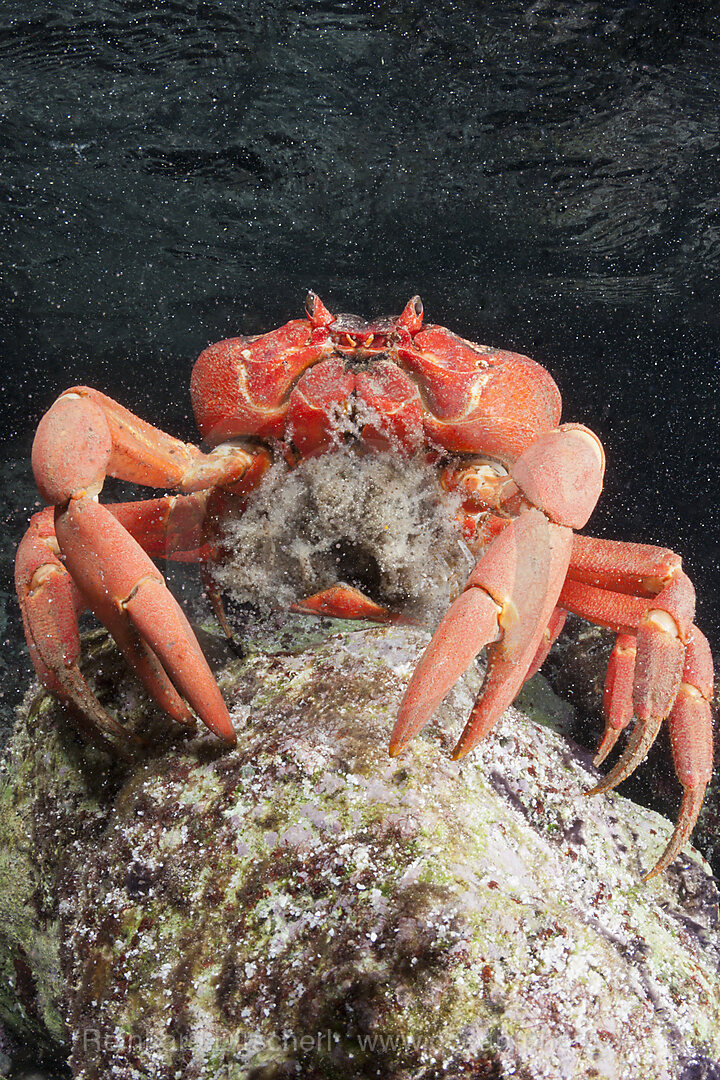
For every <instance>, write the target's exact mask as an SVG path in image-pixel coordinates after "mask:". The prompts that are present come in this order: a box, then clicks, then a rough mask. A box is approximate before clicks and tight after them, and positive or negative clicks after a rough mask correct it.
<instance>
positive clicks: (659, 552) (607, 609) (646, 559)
mask: <svg viewBox="0 0 720 1080" xmlns="http://www.w3.org/2000/svg"><path fill="white" fill-rule="evenodd" d="M569 575H570V576H569V578H568V580H567V582H566V583H565V586H564V588H563V590H562V593H561V601H560V602H561V604H562V605H563V606H564V607H567V608H568V610H570V611H574V612H576V613H577V614H579V615H582V616H584V617H586V618H589V619H591V620H592V621H593V622H595V623H598V624H599V625H601V626H608V627H610V628H611V629H613V630H615V631H616V633H618V634H619V635H620V638H619V640H618V641H617V642H616V646H615V649H614V650H613V655H612V657H611V662H610V665H609V668H608V677H607V680H606V694H605V700H604V707H605V715H606V726H605V732H604V734H603V738H602V742H601V744H600V749H599V751H598V757H599V759H600V760H601V761H602V760H604V758H605V757H606V756H607V754H608V753H609V752H610V750H611V749H612V746H613V745H614V743H615V740H616V739H617V735H618V734H619V732H620V731H621V730H622V729H623V728H624V727H625V726H626V724H627V723H628V722H629V718H630V716H631V715H632V712H633V711H634V713H635V715H636V716H637V722H636V725H635V729H634V731H633V736H632V737H631V740H630V742H629V744H628V747H627V748H626V751H625V753H624V754H623V756H622V758H621V759H620V761H619V762H618V764H617V765H616V766H615V768H614V769H612V770H611V772H610V773H609V774H608V777H606V782H607V781H608V780H611V786H615V784H619V783H620V782H621V780H623V779H625V777H626V776H628V775H629V774H630V773H631V772H632V771H633V769H634V768H636V766H637V765H638V764H639V763H640V761H641V760H642V759H643V757H644V756H645V754H646V753H647V751H648V749H649V747H650V746H651V745H652V742H653V741H654V739H655V737H656V735H657V732H658V730H659V728H660V725H661V723H662V721H663V720H664V719H665V718H666V717H667V715H668V714H669V712H670V709H671V708H672V706H673V703H674V701H675V699H676V697H677V694H678V691H679V687H680V682H681V676H682V671H683V663H684V660H685V650H686V644H687V642H688V641H689V638H690V632H691V628H692V625H693V624H692V619H693V615H694V610H695V592H694V589H693V587H692V584H691V582H690V580H689V578H688V577H687V576H686V575H685V574H684V573H683V571H682V569H681V561H680V557H679V556H678V555H676V554H675V553H674V552H672V551H667V550H665V549H662V548H653V547H650V546H648V545H640V544H623V543H618V542H613V541H603V540H595V539H593V538H592V537H575V543H574V548H573V558H572V562H571V566H570V571H569ZM589 581H593V582H594V583H595V584H592V585H591V584H589V583H588V582H589ZM598 586H600V587H598ZM613 589H614V590H618V591H612V590H613ZM632 593H634V594H636V595H631V594H632ZM637 594H640V595H637ZM634 650H636V652H635V655H634ZM710 664H711V665H712V661H711V660H710ZM711 670H712V669H711Z"/></svg>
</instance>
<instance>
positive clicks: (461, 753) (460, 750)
mask: <svg viewBox="0 0 720 1080" xmlns="http://www.w3.org/2000/svg"><path fill="white" fill-rule="evenodd" d="M471 750H472V747H471V746H463V744H462V742H459V743H458V744H457V746H456V747H455V748H454V749H453V752H452V753H451V755H450V760H451V761H460V759H461V758H464V757H465V756H466V755H467V754H469V753H470V751H471Z"/></svg>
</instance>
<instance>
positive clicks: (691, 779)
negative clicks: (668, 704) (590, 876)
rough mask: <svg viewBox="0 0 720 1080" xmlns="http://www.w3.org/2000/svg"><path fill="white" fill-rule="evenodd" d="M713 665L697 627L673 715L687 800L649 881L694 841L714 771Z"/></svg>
mask: <svg viewBox="0 0 720 1080" xmlns="http://www.w3.org/2000/svg"><path fill="white" fill-rule="evenodd" d="M712 693H713V662H712V655H711V653H710V646H709V645H708V642H707V639H706V638H705V636H704V634H702V633H701V632H700V630H698V628H697V627H696V626H694V627H693V629H692V632H691V634H690V641H689V642H688V647H687V652H686V654H685V666H684V668H683V674H682V682H681V684H680V690H679V691H678V695H677V698H676V699H675V704H674V705H673V708H672V711H671V713H670V719H669V728H670V744H671V746H672V754H673V762H674V763H675V772H676V773H677V775H678V779H679V780H680V783H681V784H682V787H683V799H682V805H681V807H680V814H679V815H678V821H677V825H676V826H675V831H674V832H673V835H672V836H671V837H670V841H669V843H668V845H667V847H666V848H665V850H664V851H663V853H662V855H661V856H660V858H659V859H658V861H657V863H656V864H655V866H654V867H653V868H652V870H651V871H650V872H649V873H648V874H646V875H645V877H644V878H643V880H644V881H648V880H649V879H650V878H652V877H654V876H655V875H656V874H659V873H661V871H663V870H664V869H665V867H666V866H669V865H670V863H671V862H672V861H673V860H674V859H675V858H676V857H677V855H679V853H680V851H681V850H682V848H683V847H684V845H685V844H686V843H687V841H688V840H689V839H690V836H691V834H692V831H693V829H694V827H695V822H696V821H697V817H698V814H699V813H700V808H701V806H702V804H703V799H704V798H705V789H706V787H707V785H708V783H709V782H710V777H711V776H712V770H713V736H712V713H711V710H710V701H711V699H712Z"/></svg>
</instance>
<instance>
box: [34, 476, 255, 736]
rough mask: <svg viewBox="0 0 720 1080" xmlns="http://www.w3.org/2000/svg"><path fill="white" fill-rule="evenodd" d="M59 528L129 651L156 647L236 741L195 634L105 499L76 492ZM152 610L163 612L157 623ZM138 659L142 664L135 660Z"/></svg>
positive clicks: (73, 563) (176, 678)
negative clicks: (103, 503)
mask: <svg viewBox="0 0 720 1080" xmlns="http://www.w3.org/2000/svg"><path fill="white" fill-rule="evenodd" d="M55 531H56V534H57V537H58V541H59V543H60V546H61V548H62V551H63V553H64V556H65V563H66V566H67V568H68V570H69V572H70V574H71V575H72V578H73V580H74V581H75V583H76V585H77V587H78V589H79V591H80V593H81V595H82V596H83V597H84V599H85V600H86V602H87V604H88V606H89V607H90V608H91V609H92V611H93V612H94V613H95V615H97V617H98V618H99V619H100V621H101V622H102V623H103V624H104V625H105V626H107V628H108V629H109V630H110V633H111V634H112V635H113V637H114V638H115V640H116V641H117V642H118V645H119V646H120V648H121V649H123V651H124V652H125V654H126V655H129V656H130V658H132V655H133V653H135V654H136V655H145V656H153V657H154V656H158V655H159V656H160V659H161V661H162V663H163V666H164V668H165V671H166V672H167V675H168V676H169V678H170V681H171V682H172V683H173V685H174V686H175V687H176V689H177V690H179V692H180V693H181V694H182V695H183V697H184V698H185V699H186V700H187V701H188V703H189V704H190V705H191V706H192V708H194V709H195V711H196V712H197V713H198V715H199V716H200V719H201V720H202V721H203V723H204V724H205V725H206V726H207V727H208V728H209V729H210V730H211V731H212V732H214V733H215V734H216V735H218V736H219V737H220V738H221V739H223V740H224V741H225V742H227V743H230V744H232V743H234V742H235V732H234V731H233V727H232V724H231V722H230V717H229V715H228V711H227V708H226V706H225V702H224V701H223V699H222V695H221V694H220V691H219V689H218V687H217V684H216V682H215V679H214V677H213V675H212V672H211V671H210V668H209V667H208V664H207V661H206V660H205V657H204V656H203V654H202V650H201V649H200V646H199V645H198V643H197V641H196V639H195V635H194V634H193V632H192V629H191V627H190V625H189V623H188V622H187V619H186V618H185V616H184V615H183V613H182V611H181V609H180V606H179V605H178V603H177V601H176V600H175V599H174V597H173V596H172V594H171V593H170V591H169V590H168V589H167V587H166V585H165V582H164V580H163V577H162V574H161V573H160V571H159V570H158V569H157V568H156V567H155V565H154V563H153V562H152V561H151V560H150V558H149V557H148V556H147V555H146V554H145V552H144V551H143V550H142V548H141V547H140V545H139V544H138V543H137V542H136V541H135V540H133V538H132V537H131V536H130V534H129V533H128V532H126V530H125V529H124V528H123V527H122V525H121V524H120V522H119V521H117V520H116V519H115V518H114V517H113V515H112V514H111V513H110V511H109V510H108V509H107V508H106V507H105V506H101V505H100V504H99V503H96V502H94V501H93V500H92V499H88V498H86V497H80V498H77V499H71V500H70V502H69V504H68V506H67V507H66V508H65V509H64V510H61V511H57V512H56V518H55ZM149 613H150V614H151V615H152V617H153V618H155V619H157V620H158V622H157V625H156V626H155V627H154V629H153V630H151V629H150V627H149V625H148V621H147V616H148V614H149ZM133 628H135V629H133ZM136 631H137V632H138V633H139V639H138V640H139V643H140V644H139V645H138V646H137V647H136V646H135V645H134V641H135V638H134V633H135V632H136ZM133 664H134V666H135V667H136V670H138V665H137V661H136V660H134V661H133ZM141 666H142V661H141ZM139 673H141V672H140V671H139Z"/></svg>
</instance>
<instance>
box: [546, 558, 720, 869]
mask: <svg viewBox="0 0 720 1080" xmlns="http://www.w3.org/2000/svg"><path fill="white" fill-rule="evenodd" d="M577 539H578V538H577V537H576V540H577ZM583 539H586V538H583ZM623 546H624V545H623ZM627 546H629V547H635V545H627ZM647 550H649V551H650V552H653V553H654V554H655V555H656V556H658V557H659V556H663V558H664V556H665V555H666V554H669V555H672V553H671V552H670V553H662V552H660V553H658V551H657V549H647ZM673 560H677V561H678V563H679V558H678V557H677V556H673ZM635 570H636V568H635V567H634V568H633V574H634V576H635V577H637V574H635ZM571 572H572V571H571ZM614 584H620V585H625V586H626V587H627V586H628V585H629V584H630V582H629V581H628V580H627V579H625V580H618V575H617V573H616V574H615V581H614ZM688 586H689V582H687V579H686V578H685V575H684V574H682V572H681V571H680V570H679V568H678V569H673V571H672V574H671V576H670V582H669V584H668V585H666V586H665V587H664V588H663V587H661V588H660V591H659V593H657V595H655V596H651V598H650V599H648V598H641V597H635V596H630V595H627V594H625V593H612V592H607V591H604V590H602V589H598V588H595V587H593V586H590V585H586V584H584V583H582V582H577V581H571V580H568V581H567V582H566V583H565V586H564V587H563V590H562V593H561V602H562V603H563V604H566V605H567V607H568V608H569V609H570V610H571V611H575V612H577V614H579V615H584V616H585V617H587V618H589V619H591V620H592V621H593V622H597V623H599V624H600V625H604V626H609V627H610V628H611V629H614V630H615V631H617V632H618V638H617V641H616V645H615V649H614V650H613V656H612V657H611V663H610V668H609V674H608V686H609V695H610V697H611V702H610V704H609V706H608V709H607V713H606V715H607V721H606V729H605V734H604V735H603V740H602V742H601V744H600V749H599V752H598V756H597V758H596V763H597V762H598V759H600V760H602V759H604V757H605V756H606V755H607V753H608V752H609V750H610V749H611V748H612V745H613V744H614V742H615V739H616V738H617V734H618V733H619V731H620V730H622V728H623V727H624V726H626V724H627V723H628V722H629V719H630V718H631V716H632V712H633V697H634V710H635V712H636V713H637V720H636V722H635V727H634V729H633V732H632V735H631V736H630V739H629V741H628V745H627V747H626V749H625V752H624V753H623V755H622V757H621V758H620V760H619V761H618V762H617V764H616V765H615V767H614V768H613V769H611V770H610V772H609V773H608V774H607V776H605V777H604V778H603V780H601V781H600V783H599V784H597V785H596V786H595V787H594V788H592V790H591V791H589V792H588V794H589V795H594V794H601V793H604V792H606V791H610V790H611V789H612V788H614V787H616V786H617V785H618V784H619V783H621V782H622V781H623V780H624V779H625V778H626V777H627V776H629V775H630V773H631V772H633V770H634V769H635V768H636V767H637V765H639V763H640V762H641V761H642V759H643V758H644V757H645V754H646V753H647V751H648V750H649V748H650V746H651V745H652V742H653V741H654V739H655V736H656V735H657V732H658V730H659V728H660V725H661V723H662V721H663V719H664V718H665V716H667V715H668V713H669V717H668V725H669V730H670V739H671V743H672V748H673V760H674V763H675V771H676V773H677V775H678V778H679V780H680V783H681V784H682V786H683V801H682V805H681V807H680V814H679V815H678V820H677V824H676V826H675V830H674V832H673V835H672V837H671V839H670V842H669V844H668V846H667V848H666V849H665V851H664V852H663V854H662V855H661V857H660V859H659V860H658V863H657V864H656V866H655V867H654V868H653V869H652V870H651V871H650V873H649V874H648V875H646V878H645V880H647V879H648V878H650V877H653V876H654V875H655V874H657V873H660V871H661V870H664V869H665V867H666V866H668V865H669V864H670V863H671V862H672V861H673V859H674V858H675V857H676V856H677V854H678V853H679V851H680V850H681V848H682V847H683V845H684V844H685V843H686V842H687V840H688V839H689V837H690V835H691V834H692V830H693V828H694V826H695V822H696V821H697V816H698V814H699V812H700V808H701V806H702V802H703V798H704V793H705V788H706V786H707V783H708V781H709V779H710V776H711V774H712V766H713V736H712V715H711V710H710V702H711V700H712V693H713V662H712V655H711V653H710V647H709V645H708V643H707V641H706V639H705V637H704V635H703V634H702V633H701V632H700V630H698V628H697V627H696V626H694V625H692V624H689V625H688V624H687V622H686V620H687V619H688V618H689V612H690V611H691V610H692V608H691V605H690V600H691V589H692V586H690V587H689V588H688ZM636 587H637V586H636ZM655 588H657V585H655ZM678 594H679V595H678ZM661 605H662V606H661ZM668 608H670V609H671V610H672V611H673V612H674V615H670V614H669V612H668V610H667V609H668ZM683 608H684V610H683ZM656 610H657V611H659V612H660V618H659V620H658V617H657V616H656V615H654V611H656ZM663 616H666V618H663ZM676 617H677V620H678V621H677V622H676V621H675V618H676ZM655 620H657V621H658V622H659V624H660V625H659V627H658V626H652V622H653V621H655ZM668 620H669V621H668ZM648 622H650V623H651V627H650V634H648V635H647V636H648V637H649V643H648V645H649V649H650V651H651V650H652V647H653V645H654V644H655V642H654V641H653V637H652V635H654V634H657V633H664V634H670V635H671V639H673V638H674V634H673V628H677V629H678V637H680V636H681V635H684V636H685V639H686V642H687V644H686V646H684V650H683V652H684V659H683V665H682V668H681V674H680V676H679V677H677V682H678V684H679V685H677V686H676V684H675V679H676V671H675V670H671V672H670V675H669V676H668V674H667V671H665V672H664V673H662V674H663V676H664V678H665V682H666V686H667V687H669V690H668V693H667V696H668V697H669V699H670V700H669V703H668V704H666V702H665V701H664V700H663V698H662V696H659V695H657V694H654V695H646V693H645V686H644V683H643V679H644V678H646V677H647V675H646V673H643V672H641V673H640V679H639V680H638V679H637V678H636V677H635V666H636V664H635V658H634V654H633V651H634V645H635V641H636V637H637V640H638V651H639V642H640V641H641V640H642V639H641V634H642V632H643V630H645V629H646V626H647V623H648ZM678 623H679V624H680V625H679V626H678ZM681 640H682V638H681ZM669 652H670V657H671V660H672V659H673V652H674V650H673V649H672V646H671V650H669ZM667 657H668V650H662V651H661V652H660V658H661V660H660V663H663V662H664V663H667ZM613 661H615V663H613ZM648 666H652V665H648ZM654 666H655V667H657V666H658V661H657V660H655V661H654ZM633 684H634V689H633ZM653 709H655V712H653V711H652V710H653ZM608 743H609V744H610V745H608Z"/></svg>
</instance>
